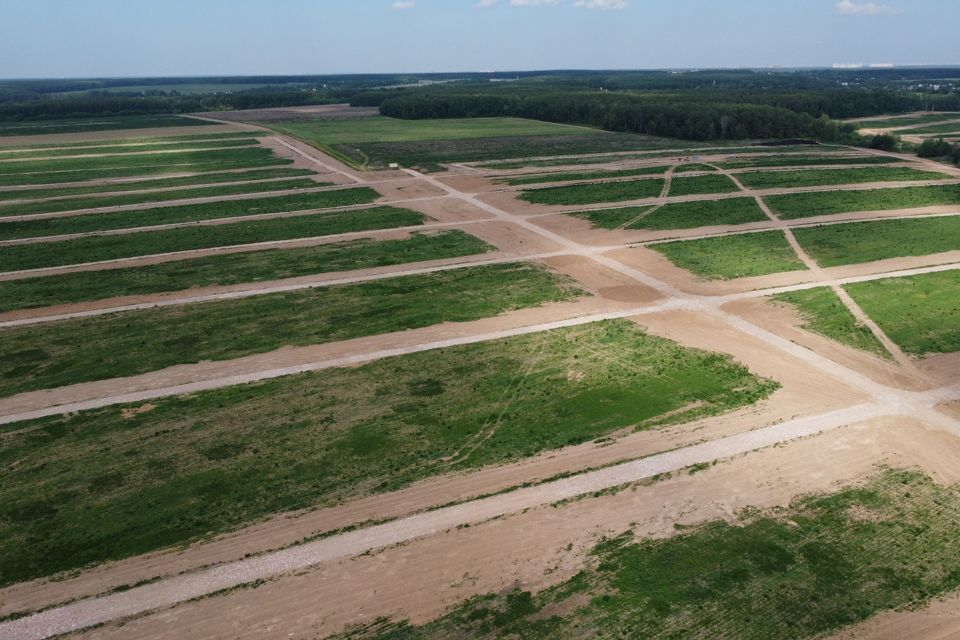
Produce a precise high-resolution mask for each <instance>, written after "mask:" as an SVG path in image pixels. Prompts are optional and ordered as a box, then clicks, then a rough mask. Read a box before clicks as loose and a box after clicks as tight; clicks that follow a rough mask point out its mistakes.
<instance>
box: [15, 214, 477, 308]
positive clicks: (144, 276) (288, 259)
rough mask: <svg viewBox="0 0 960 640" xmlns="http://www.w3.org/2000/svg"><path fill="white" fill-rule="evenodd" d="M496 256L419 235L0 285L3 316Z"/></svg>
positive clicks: (441, 235) (449, 238)
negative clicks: (93, 302)
mask: <svg viewBox="0 0 960 640" xmlns="http://www.w3.org/2000/svg"><path fill="white" fill-rule="evenodd" d="M488 251H493V247H491V246H490V245H488V244H486V243H485V242H483V241H481V240H478V239H477V238H475V237H473V236H471V235H468V234H466V233H464V232H463V231H459V230H453V231H441V232H437V233H415V234H413V235H411V236H410V237H409V238H407V239H404V240H384V241H381V242H376V241H373V240H353V241H348V242H338V243H333V244H325V245H320V246H317V247H305V248H296V249H270V250H267V251H251V252H247V253H232V254H227V255H219V256H212V257H209V258H195V259H191V260H180V261H176V262H165V263H161V264H154V265H148V266H144V267H132V268H126V269H108V270H104V271H93V272H89V271H88V272H78V273H68V274H64V275H58V276H46V277H42V278H29V279H26V280H8V281H0V313H2V312H7V311H14V310H17V309H32V308H38V307H46V306H53V305H58V304H66V303H71V302H86V301H90V300H101V299H103V298H113V297H120V296H134V295H149V294H155V293H165V292H172V291H182V290H186V289H190V288H192V287H210V286H226V285H233V284H242V283H246V282H263V281H270V280H281V279H283V278H296V277H298V276H307V275H311V274H314V273H327V272H333V271H349V270H352V269H369V268H372V267H384V266H388V265H396V264H404V263H410V262H421V261H425V260H439V259H443V258H457V257H461V256H468V255H475V254H481V253H486V252H488Z"/></svg>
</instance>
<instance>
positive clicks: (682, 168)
mask: <svg viewBox="0 0 960 640" xmlns="http://www.w3.org/2000/svg"><path fill="white" fill-rule="evenodd" d="M696 171H716V169H715V168H713V167H711V166H710V165H708V164H699V163H697V162H689V163H684V164H681V165H678V166H677V168H676V169H674V171H673V172H674V173H694V172H696Z"/></svg>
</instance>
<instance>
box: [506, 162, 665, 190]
mask: <svg viewBox="0 0 960 640" xmlns="http://www.w3.org/2000/svg"><path fill="white" fill-rule="evenodd" d="M666 170H667V167H666V166H662V167H640V168H638V169H620V170H617V171H592V172H589V171H588V172H583V173H545V174H541V175H535V176H520V177H517V178H509V177H508V178H498V179H497V181H498V182H504V183H506V184H508V185H510V186H517V185H524V184H541V183H544V182H575V181H580V180H598V179H600V178H627V177H631V176H643V175H658V174H663V173H664V172H665V171H666Z"/></svg>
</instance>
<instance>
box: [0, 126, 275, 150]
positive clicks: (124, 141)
mask: <svg viewBox="0 0 960 640" xmlns="http://www.w3.org/2000/svg"><path fill="white" fill-rule="evenodd" d="M263 135H264V134H263V132H262V131H231V132H228V133H203V134H199V133H198V134H193V135H188V136H152V137H151V136H139V137H138V136H127V137H124V138H104V139H97V140H85V141H79V142H47V143H43V144H23V145H19V144H18V145H12V146H11V145H6V144H0V150H2V151H5V152H6V151H13V150H17V149H29V150H39V151H43V150H51V149H59V148H61V147H68V148H74V147H76V148H81V147H99V146H116V145H131V146H132V145H143V144H168V143H171V142H219V141H221V140H235V139H238V138H258V137H263ZM2 142H3V141H2V140H0V143H2Z"/></svg>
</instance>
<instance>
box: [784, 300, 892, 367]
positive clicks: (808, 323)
mask: <svg viewBox="0 0 960 640" xmlns="http://www.w3.org/2000/svg"><path fill="white" fill-rule="evenodd" d="M773 300H775V301H777V302H781V303H784V304H788V305H790V306H792V307H794V308H796V309H797V311H799V312H800V315H801V316H802V317H803V320H804V322H803V324H802V325H801V326H802V327H803V328H804V329H807V330H808V331H813V332H814V333H819V334H820V335H822V336H826V337H827V338H830V339H832V340H836V341H837V342H840V343H843V344H845V345H848V346H851V347H853V348H855V349H862V350H863V351H868V352H870V353H874V354H876V355H879V356H883V357H889V355H890V354H888V353H887V350H886V349H885V348H884V347H883V345H882V344H880V342H879V341H878V340H877V338H876V337H875V336H874V335H873V333H872V332H871V331H870V329H868V328H867V327H865V326H864V325H862V324H860V323H858V322H857V319H856V318H854V316H853V314H852V313H850V310H849V309H848V308H847V307H846V305H844V304H843V302H842V301H841V300H840V298H839V297H838V296H837V294H836V293H835V292H834V291H833V290H832V289H830V288H829V287H820V288H817V289H807V290H806V291H792V292H789V293H781V294H778V295H776V296H773Z"/></svg>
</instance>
